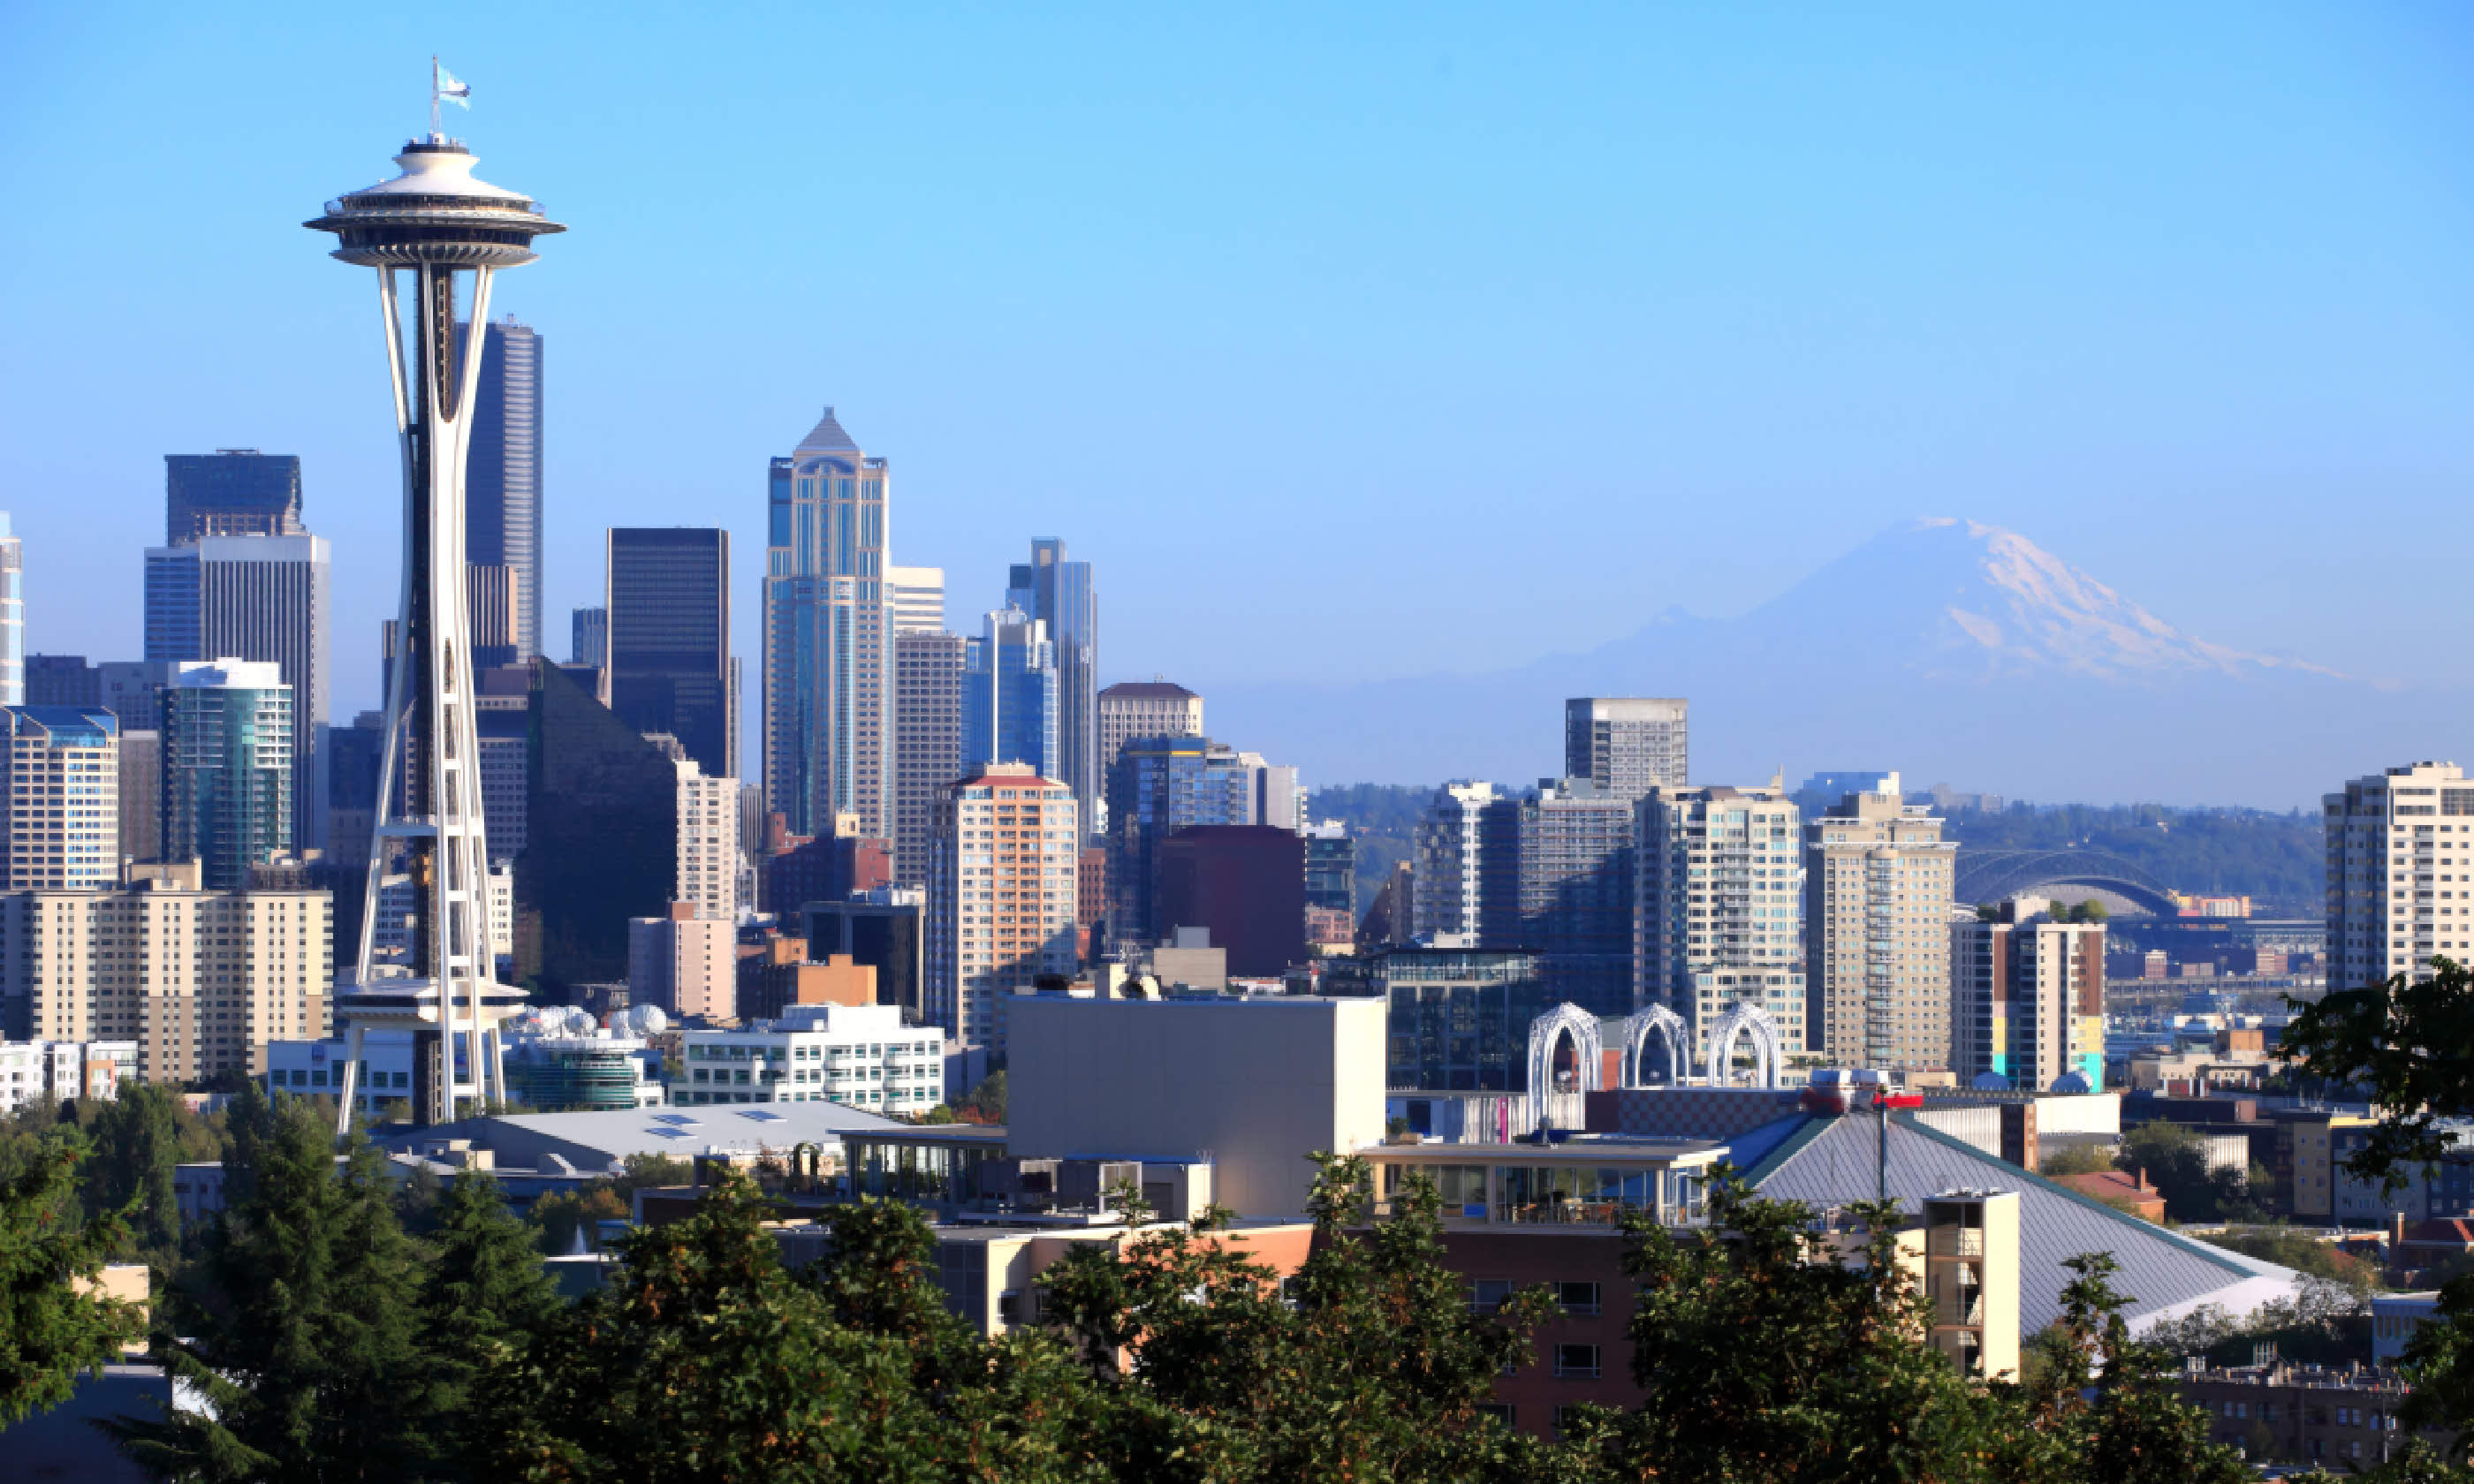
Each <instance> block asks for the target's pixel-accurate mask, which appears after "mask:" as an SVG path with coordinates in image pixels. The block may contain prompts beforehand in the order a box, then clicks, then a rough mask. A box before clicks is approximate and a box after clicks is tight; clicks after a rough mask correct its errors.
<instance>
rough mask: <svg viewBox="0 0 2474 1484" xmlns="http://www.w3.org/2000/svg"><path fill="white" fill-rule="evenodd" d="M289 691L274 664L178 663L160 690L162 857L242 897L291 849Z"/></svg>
mask: <svg viewBox="0 0 2474 1484" xmlns="http://www.w3.org/2000/svg"><path fill="white" fill-rule="evenodd" d="M298 725H299V719H298V717H297V716H296V714H295V712H294V709H293V694H292V687H291V686H289V685H287V684H285V683H283V671H282V667H281V666H280V665H279V664H277V663H276V662H275V661H273V660H271V659H265V660H260V659H193V660H184V661H182V663H181V665H180V667H179V668H178V670H177V671H176V672H175V673H174V675H173V677H172V683H171V684H170V685H169V686H167V687H166V688H165V690H164V692H163V754H162V756H163V761H162V769H163V854H164V858H165V859H167V860H191V859H194V860H196V861H197V862H198V866H199V882H200V884H201V885H203V886H205V887H206V889H207V890H208V891H219V892H232V891H244V890H246V889H247V888H248V886H249V872H250V868H251V867H252V866H256V865H262V864H264V863H266V862H268V861H271V860H273V859H275V857H276V856H278V855H279V854H281V853H283V852H284V851H286V850H290V849H291V848H292V811H293V809H294V808H295V806H296V804H297V801H296V800H295V799H294V797H293V792H292V737H293V730H294V728H295V727H296V726H298Z"/></svg>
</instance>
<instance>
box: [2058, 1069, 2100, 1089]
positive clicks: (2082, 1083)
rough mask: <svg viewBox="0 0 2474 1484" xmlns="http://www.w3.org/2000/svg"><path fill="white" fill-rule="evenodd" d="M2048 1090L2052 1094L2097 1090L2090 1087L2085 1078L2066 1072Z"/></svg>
mask: <svg viewBox="0 0 2474 1484" xmlns="http://www.w3.org/2000/svg"><path fill="white" fill-rule="evenodd" d="M2046 1090H2048V1091H2051V1092H2093V1091H2095V1090H2096V1089H2093V1088H2091V1087H2089V1086H2088V1080H2087V1079H2086V1078H2085V1077H2082V1076H2080V1075H2079V1074H2078V1073H2076V1072H2064V1073H2062V1074H2061V1075H2060V1076H2058V1077H2056V1078H2054V1079H2053V1085H2052V1087H2050V1088H2049V1089H2046Z"/></svg>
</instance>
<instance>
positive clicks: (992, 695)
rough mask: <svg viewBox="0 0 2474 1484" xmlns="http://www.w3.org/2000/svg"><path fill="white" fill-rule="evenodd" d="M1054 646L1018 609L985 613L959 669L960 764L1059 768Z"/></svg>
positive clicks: (1045, 773)
mask: <svg viewBox="0 0 2474 1484" xmlns="http://www.w3.org/2000/svg"><path fill="white" fill-rule="evenodd" d="M1056 703H1057V666H1056V647H1055V645H1054V644H1051V643H1050V642H1049V640H1048V626H1047V625H1045V624H1043V623H1041V622H1040V621H1039V620H1038V619H1036V618H1032V617H1031V616H1030V615H1028V614H1026V613H1025V612H1023V610H1021V609H1018V608H1007V609H1005V610H1002V611H999V612H994V613H990V614H989V615H988V616H987V622H986V624H985V626H984V628H983V629H982V633H981V635H980V637H978V638H976V639H973V640H971V643H970V649H969V652H968V655H967V658H965V660H964V663H963V674H962V766H963V767H964V768H965V769H972V768H983V767H985V766H987V765H988V764H989V763H992V762H1020V763H1029V764H1030V765H1031V767H1033V768H1035V769H1037V770H1038V771H1039V773H1040V776H1041V777H1043V778H1055V777H1056V775H1057V773H1058V772H1059V767H1058V753H1057V738H1058V732H1059V730H1060V728H1059V727H1058V725H1057V714H1056V713H1057V704H1056Z"/></svg>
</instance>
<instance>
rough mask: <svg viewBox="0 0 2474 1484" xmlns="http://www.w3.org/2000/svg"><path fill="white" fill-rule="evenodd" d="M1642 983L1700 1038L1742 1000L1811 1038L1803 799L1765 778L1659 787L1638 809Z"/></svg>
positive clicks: (1781, 1034) (1638, 977) (1643, 998)
mask: <svg viewBox="0 0 2474 1484" xmlns="http://www.w3.org/2000/svg"><path fill="white" fill-rule="evenodd" d="M1635 829H1636V832H1635V835H1634V861H1633V880H1634V892H1635V896H1636V898H1637V902H1638V905H1637V907H1636V909H1635V911H1634V917H1633V945H1634V946H1633V972H1634V981H1633V994H1634V999H1635V1001H1636V1003H1637V1004H1639V1005H1642V1006H1649V1005H1658V1004H1663V1005H1665V1006H1667V1007H1668V1008H1669V1009H1672V1010H1673V1011H1674V1012H1675V1013H1676V1014H1677V1015H1678V1016H1681V1017H1683V1018H1684V1021H1685V1023H1686V1025H1687V1026H1688V1027H1689V1028H1690V1029H1691V1030H1692V1033H1693V1034H1694V1036H1695V1037H1696V1038H1697V1037H1699V1036H1701V1035H1703V1034H1705V1033H1706V1031H1707V1029H1708V1028H1709V1027H1710V1026H1711V1025H1713V1024H1715V1023H1716V1021H1717V1019H1718V1017H1720V1016H1722V1015H1724V1014H1725V1013H1726V1012H1727V1011H1728V1010H1729V1009H1730V1008H1731V1007H1733V1006H1735V1005H1739V1004H1740V1005H1753V1006H1758V1008H1760V1009H1761V1010H1763V1011H1766V1012H1767V1013H1768V1015H1769V1017H1770V1021H1771V1023H1772V1024H1773V1025H1774V1026H1775V1027H1776V1029H1777V1031H1778V1038H1779V1042H1780V1044H1781V1045H1783V1046H1801V1045H1803V1044H1805V1041H1806V1032H1805V1015H1806V996H1805V985H1804V934H1803V922H1802V917H1803V911H1804V860H1803V854H1804V840H1803V829H1802V822H1801V820H1800V819H1799V818H1798V811H1797V809H1796V807H1795V805H1794V803H1792V802H1789V801H1788V799H1787V797H1786V791H1785V790H1784V789H1783V788H1782V787H1780V786H1778V785H1777V784H1776V783H1775V782H1774V783H1772V784H1771V785H1770V786H1769V787H1766V788H1729V787H1725V786H1716V787H1709V788H1678V789H1663V788H1661V789H1657V790H1653V791H1652V792H1651V793H1649V794H1647V795H1646V796H1644V797H1643V798H1642V799H1641V801H1640V803H1639V807H1638V812H1637V815H1636V825H1635Z"/></svg>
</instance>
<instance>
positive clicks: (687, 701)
mask: <svg viewBox="0 0 2474 1484" xmlns="http://www.w3.org/2000/svg"><path fill="white" fill-rule="evenodd" d="M605 582H606V586H604V588H603V593H604V596H605V597H606V598H607V600H608V602H609V607H610V664H609V682H608V687H609V696H610V709H611V710H613V711H615V712H617V713H618V718H619V719H620V720H621V721H624V722H625V723H626V724H627V725H628V726H629V727H631V728H634V729H635V730H638V731H644V732H652V731H658V732H665V733H667V734H668V735H670V736H674V737H676V738H678V739H679V745H680V746H681V747H684V748H686V749H687V753H688V755H689V756H690V757H692V758H694V759H695V760H696V764H697V766H699V767H701V768H703V769H704V771H705V774H706V776H707V777H710V778H737V777H738V776H739V673H738V669H737V667H736V666H735V665H734V664H733V663H732V661H731V658H730V533H729V532H727V531H715V530H705V529H700V528H695V527H688V526H665V527H650V528H646V527H625V526H614V527H612V528H611V531H610V538H609V545H608V552H607V562H606V566H605Z"/></svg>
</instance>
